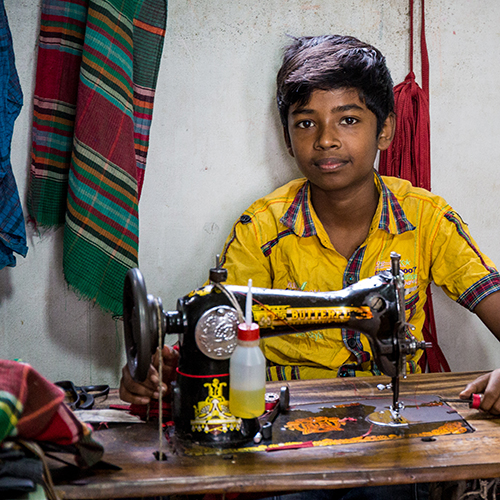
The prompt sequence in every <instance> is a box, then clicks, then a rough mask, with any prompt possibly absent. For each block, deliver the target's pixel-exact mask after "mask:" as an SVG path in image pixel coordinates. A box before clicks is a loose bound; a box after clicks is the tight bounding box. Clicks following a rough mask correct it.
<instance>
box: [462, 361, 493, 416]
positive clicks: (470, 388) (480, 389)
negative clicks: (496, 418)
mask: <svg viewBox="0 0 500 500" xmlns="http://www.w3.org/2000/svg"><path fill="white" fill-rule="evenodd" d="M474 393H476V394H483V398H482V401H481V406H480V408H481V410H484V411H488V412H490V413H492V414H493V415H500V369H497V370H494V371H492V372H490V373H485V374H484V375H481V376H480V377H478V378H477V379H476V380H474V382H471V383H470V384H468V385H467V387H466V388H465V389H464V390H463V391H462V392H461V393H460V394H459V396H460V397H461V398H462V399H467V398H470V397H472V394H474Z"/></svg>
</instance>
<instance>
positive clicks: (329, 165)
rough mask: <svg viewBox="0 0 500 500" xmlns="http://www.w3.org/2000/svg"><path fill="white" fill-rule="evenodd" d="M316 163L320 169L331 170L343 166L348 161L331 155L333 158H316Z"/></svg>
mask: <svg viewBox="0 0 500 500" xmlns="http://www.w3.org/2000/svg"><path fill="white" fill-rule="evenodd" d="M314 163H315V165H316V166H317V167H319V169H320V170H330V171H331V170H337V169H339V168H341V167H343V166H344V165H345V164H346V163H347V161H346V160H342V159H340V158H335V157H331V158H322V159H320V160H316V161H315V162H314Z"/></svg>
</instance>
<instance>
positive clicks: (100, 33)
mask: <svg viewBox="0 0 500 500" xmlns="http://www.w3.org/2000/svg"><path fill="white" fill-rule="evenodd" d="M166 17H167V2H166V0H44V1H43V7H42V18H41V28H40V40H39V49H38V61H37V74H36V88H35V96H34V117H33V143H32V161H31V169H30V187H29V193H28V210H29V214H30V218H31V220H32V221H33V222H34V223H35V224H37V225H39V226H60V225H64V257H63V268H64V276H65V278H66V280H67V282H68V283H69V285H70V286H71V287H72V288H73V289H74V290H75V291H76V292H77V293H78V294H79V295H80V296H82V297H85V298H88V299H90V300H94V301H95V302H96V303H97V304H99V305H100V306H101V307H102V309H104V310H106V311H110V312H111V313H113V314H117V315H121V314H122V293H123V281H124V278H125V274H126V272H127V270H128V269H130V268H132V267H135V266H137V263H138V242H139V227H138V226H139V221H138V200H139V197H140V192H141V188H142V182H143V178H144V169H145V164H146V155H147V150H148V144H149V129H150V125H151V119H152V112H153V100H154V94H155V87H156V82H157V78H158V70H159V65H160V60H161V54H162V49H163V41H164V36H165V29H166Z"/></svg>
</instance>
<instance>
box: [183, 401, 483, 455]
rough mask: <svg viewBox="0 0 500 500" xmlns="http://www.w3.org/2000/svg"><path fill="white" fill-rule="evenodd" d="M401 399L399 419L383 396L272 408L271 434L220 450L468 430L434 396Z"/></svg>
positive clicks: (331, 443)
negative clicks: (282, 410)
mask: <svg viewBox="0 0 500 500" xmlns="http://www.w3.org/2000/svg"><path fill="white" fill-rule="evenodd" d="M402 403H403V404H404V408H402V409H400V412H399V416H400V418H401V422H400V423H399V425H398V424H397V423H395V422H394V421H393V420H392V419H393V415H392V414H391V405H392V398H388V397H373V398H363V399H354V398H353V399H352V400H343V401H340V402H335V401H333V402H324V403H314V404H304V405H296V406H293V405H292V406H291V407H290V409H289V411H287V412H286V413H280V414H278V416H277V418H276V420H275V421H274V423H273V426H272V427H273V428H272V439H271V440H268V441H265V440H263V441H262V442H261V443H259V444H258V445H253V444H250V445H249V446H247V447H245V446H243V447H241V448H234V449H231V450H226V451H231V452H232V453H238V452H256V451H274V450H280V449H287V448H303V447H312V446H334V445H344V444H354V443H367V442H374V441H375V442H378V441H389V440H393V439H404V438H429V437H431V436H444V435H450V434H463V433H466V432H474V429H473V428H472V427H471V426H470V425H469V424H468V423H467V422H466V421H465V419H464V418H463V417H462V416H461V415H460V414H459V413H457V411H456V410H454V409H453V408H452V407H450V406H448V405H447V404H446V403H445V402H443V401H442V400H441V398H440V397H439V396H433V395H423V396H412V397H408V398H406V399H404V400H402ZM197 451H198V452H199V453H197ZM188 453H189V454H191V453H192V454H212V453H214V451H213V450H207V449H204V450H201V449H199V450H195V449H191V450H190V452H188Z"/></svg>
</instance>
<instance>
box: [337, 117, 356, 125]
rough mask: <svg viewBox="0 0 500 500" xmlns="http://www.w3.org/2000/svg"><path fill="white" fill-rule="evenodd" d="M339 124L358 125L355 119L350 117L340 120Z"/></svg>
mask: <svg viewBox="0 0 500 500" xmlns="http://www.w3.org/2000/svg"><path fill="white" fill-rule="evenodd" d="M340 123H341V124H342V125H354V124H355V123H358V120H357V118H353V117H352V116H346V117H345V118H342V120H340Z"/></svg>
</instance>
